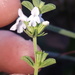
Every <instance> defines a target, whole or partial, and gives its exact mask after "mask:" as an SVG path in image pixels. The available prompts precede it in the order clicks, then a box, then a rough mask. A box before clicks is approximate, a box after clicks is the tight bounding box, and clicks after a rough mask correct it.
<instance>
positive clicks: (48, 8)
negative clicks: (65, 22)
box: [40, 3, 56, 14]
mask: <svg viewBox="0 0 75 75" xmlns="http://www.w3.org/2000/svg"><path fill="white" fill-rule="evenodd" d="M54 9H56V6H55V5H54V4H52V3H49V4H46V5H44V6H43V7H42V8H41V9H40V11H41V14H43V13H46V12H49V11H51V10H54Z"/></svg>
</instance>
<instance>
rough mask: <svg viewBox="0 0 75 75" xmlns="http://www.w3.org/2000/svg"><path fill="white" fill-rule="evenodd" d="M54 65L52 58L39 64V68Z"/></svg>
mask: <svg viewBox="0 0 75 75" xmlns="http://www.w3.org/2000/svg"><path fill="white" fill-rule="evenodd" d="M55 63H56V60H55V59H54V58H48V59H46V60H45V61H44V62H43V63H41V65H40V68H43V67H47V66H50V65H53V64H55Z"/></svg>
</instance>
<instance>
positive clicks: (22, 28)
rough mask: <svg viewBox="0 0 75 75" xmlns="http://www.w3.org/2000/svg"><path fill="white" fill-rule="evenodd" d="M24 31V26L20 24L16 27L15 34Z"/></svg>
mask: <svg viewBox="0 0 75 75" xmlns="http://www.w3.org/2000/svg"><path fill="white" fill-rule="evenodd" d="M24 29H26V26H25V24H24V23H23V22H20V23H19V25H18V27H17V33H22V32H23V30H24Z"/></svg>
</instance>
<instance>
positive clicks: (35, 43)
mask: <svg viewBox="0 0 75 75" xmlns="http://www.w3.org/2000/svg"><path fill="white" fill-rule="evenodd" d="M33 47H34V55H35V62H36V51H37V37H33Z"/></svg>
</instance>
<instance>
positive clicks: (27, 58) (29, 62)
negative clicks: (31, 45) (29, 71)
mask: <svg viewBox="0 0 75 75" xmlns="http://www.w3.org/2000/svg"><path fill="white" fill-rule="evenodd" d="M21 59H22V60H24V61H25V62H27V63H28V64H29V65H30V66H33V65H34V61H33V60H32V58H31V57H29V56H23V57H22V58H21Z"/></svg>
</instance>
